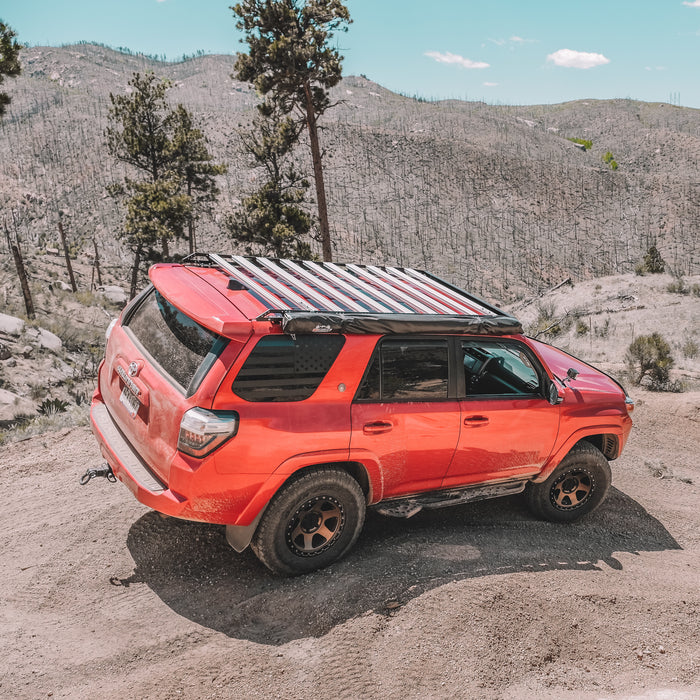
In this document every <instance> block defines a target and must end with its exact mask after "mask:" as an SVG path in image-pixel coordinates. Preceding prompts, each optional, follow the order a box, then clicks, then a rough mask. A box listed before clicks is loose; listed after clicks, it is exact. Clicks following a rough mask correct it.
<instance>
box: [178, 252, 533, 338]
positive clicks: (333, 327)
mask: <svg viewBox="0 0 700 700" xmlns="http://www.w3.org/2000/svg"><path fill="white" fill-rule="evenodd" d="M183 264H185V265H193V266H200V267H201V266H206V267H218V268H219V269H221V270H222V271H223V272H224V273H225V274H226V275H228V276H229V278H230V280H229V289H246V290H247V291H248V292H249V293H250V294H252V295H253V296H255V297H256V298H257V299H258V301H260V302H261V303H262V304H263V305H264V306H266V307H267V309H268V310H267V311H266V312H265V313H264V314H263V315H264V316H266V317H269V315H270V314H271V313H275V312H276V313H280V314H282V316H283V318H284V322H283V327H284V329H285V331H286V332H299V333H302V332H312V331H315V332H320V331H319V328H323V329H324V330H325V331H326V332H331V331H337V330H343V331H344V332H399V331H397V330H395V329H394V328H393V325H392V324H398V326H396V327H397V328H399V329H404V330H405V328H406V324H410V327H411V328H412V329H415V328H420V332H426V329H427V328H428V327H430V326H434V327H435V328H440V329H441V330H443V331H445V332H448V330H447V328H448V327H451V326H454V324H455V322H457V323H458V325H459V326H460V330H461V331H462V332H464V322H465V321H467V320H469V321H470V322H471V323H472V324H474V323H476V324H477V325H478V326H479V327H480V328H482V330H480V331H472V332H481V333H498V334H502V333H504V332H508V333H520V332H522V328H521V327H520V324H519V323H518V322H517V321H516V320H515V319H513V318H510V317H509V316H507V314H505V313H504V312H503V311H501V310H500V309H498V308H496V307H494V306H491V305H490V304H488V303H486V302H485V301H483V300H481V299H479V298H478V297H475V296H473V295H471V294H469V293H467V292H465V291H464V290H462V289H459V288H458V287H455V286H454V285H452V284H450V283H448V282H445V281H444V280H441V279H440V278H438V277H436V276H434V275H432V274H430V273H428V272H425V271H423V270H415V269H413V268H409V267H395V266H377V265H359V264H351V263H330V262H315V261H310V260H287V259H279V258H264V257H246V256H242V255H222V254H214V253H195V254H193V255H190V256H188V257H187V258H185V259H184V261H183ZM368 317H372V319H373V320H374V321H375V322H376V321H381V324H382V328H383V329H384V330H380V331H376V330H367V322H368ZM362 319H364V320H362ZM358 321H361V322H360V323H359V326H358V325H357V324H358ZM290 322H291V323H292V326H291V327H290V326H289V323H290ZM387 322H388V323H389V325H390V326H391V328H389V329H388V330H387V326H386V324H387ZM309 324H311V326H313V327H311V326H309ZM314 324H315V325H314ZM416 324H417V325H416ZM435 324H437V325H435ZM307 327H309V329H308V330H307ZM355 327H357V329H356V330H353V328H355ZM291 328H297V330H296V331H295V330H291ZM326 328H327V330H326ZM484 328H488V329H489V330H484ZM496 328H501V330H496Z"/></svg>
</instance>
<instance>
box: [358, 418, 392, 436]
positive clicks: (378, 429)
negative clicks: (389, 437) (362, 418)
mask: <svg viewBox="0 0 700 700" xmlns="http://www.w3.org/2000/svg"><path fill="white" fill-rule="evenodd" d="M393 427H394V425H393V423H390V422H389V421H386V420H378V421H375V422H374V423H365V424H364V426H363V427H362V432H363V433H364V434H365V435H380V434H381V433H388V432H389V431H390V430H391V429H392V428H393Z"/></svg>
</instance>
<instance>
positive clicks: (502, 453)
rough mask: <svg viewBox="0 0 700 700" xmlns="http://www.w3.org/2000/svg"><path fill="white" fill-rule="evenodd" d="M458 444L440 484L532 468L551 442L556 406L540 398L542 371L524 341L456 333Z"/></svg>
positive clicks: (491, 477) (556, 426) (538, 465)
mask: <svg viewBox="0 0 700 700" xmlns="http://www.w3.org/2000/svg"><path fill="white" fill-rule="evenodd" d="M457 357H458V371H459V372H460V376H459V384H460V395H461V396H463V398H462V399H461V400H460V410H461V434H460V438H459V444H458V446H457V450H456V452H455V455H454V459H453V460H452V463H451V464H450V467H449V470H448V471H447V475H446V477H445V479H444V481H443V484H442V486H443V487H444V488H451V487H456V486H460V485H463V484H472V483H479V482H482V481H492V480H496V479H506V478H514V477H517V476H528V475H532V474H535V473H537V472H538V471H539V470H540V469H541V467H542V465H543V464H544V463H545V461H546V460H547V458H548V457H549V454H550V453H551V451H552V448H553V447H554V442H555V440H556V436H557V432H558V429H559V413H560V411H559V406H552V405H551V404H550V403H549V402H548V401H547V400H546V399H545V398H544V396H545V392H544V390H543V389H544V386H545V381H546V375H545V372H544V370H543V368H542V366H541V365H540V364H539V362H538V361H537V358H536V357H535V356H534V354H533V353H532V352H531V351H530V350H529V348H527V346H526V345H525V344H524V343H521V342H519V341H517V340H511V339H493V340H482V339H474V340H471V339H460V340H459V341H458V355H457Z"/></svg>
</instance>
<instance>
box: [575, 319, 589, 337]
mask: <svg viewBox="0 0 700 700" xmlns="http://www.w3.org/2000/svg"><path fill="white" fill-rule="evenodd" d="M586 333H588V324H587V323H586V322H585V321H582V320H581V319H578V320H577V321H576V335H578V336H581V335H586Z"/></svg>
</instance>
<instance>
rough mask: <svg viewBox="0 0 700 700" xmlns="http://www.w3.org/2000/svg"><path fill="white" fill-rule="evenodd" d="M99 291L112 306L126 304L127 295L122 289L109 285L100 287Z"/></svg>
mask: <svg viewBox="0 0 700 700" xmlns="http://www.w3.org/2000/svg"><path fill="white" fill-rule="evenodd" d="M97 291H98V292H100V293H101V294H102V296H103V297H104V298H105V299H107V301H109V302H111V303H112V304H126V301H127V294H126V292H125V291H124V290H123V289H122V288H121V287H117V286H114V285H111V286H110V285H108V286H105V287H98V288H97Z"/></svg>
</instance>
